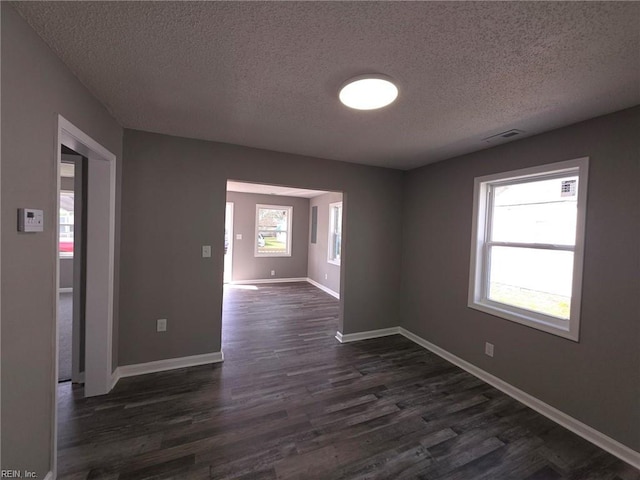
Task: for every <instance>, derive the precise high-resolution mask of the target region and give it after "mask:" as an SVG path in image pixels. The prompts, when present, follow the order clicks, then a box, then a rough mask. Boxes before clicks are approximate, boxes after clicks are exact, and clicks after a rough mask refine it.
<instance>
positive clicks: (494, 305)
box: [468, 157, 589, 342]
mask: <svg viewBox="0 0 640 480" xmlns="http://www.w3.org/2000/svg"><path fill="white" fill-rule="evenodd" d="M588 169H589V158H588V157H583V158H577V159H574V160H567V161H564V162H558V163H552V164H547V165H540V166H537V167H532V168H525V169H522V170H515V171H511V172H504V173H499V174H493V175H487V176H483V177H477V178H476V179H475V182H474V192H473V223H472V235H471V261H470V267H469V272H470V273H469V298H468V306H469V307H470V308H473V309H476V310H479V311H481V312H484V313H488V314H490V315H494V316H497V317H501V318H504V319H507V320H511V321H513V322H516V323H519V324H522V325H526V326H528V327H532V328H535V329H538V330H541V331H543V332H547V333H552V334H554V335H558V336H560V337H564V338H568V339H570V340H573V341H576V342H577V341H578V340H579V336H580V304H581V297H582V268H583V262H584V233H585V219H586V204H587V185H588ZM563 174H564V175H566V174H574V175H578V177H579V179H580V180H579V188H578V199H577V200H578V202H577V218H576V243H575V247H574V248H573V249H572V250H573V252H574V257H573V283H572V294H571V306H570V312H571V313H570V318H569V319H568V320H562V319H557V318H554V317H551V316H548V315H544V314H540V313H536V312H531V311H529V310H524V309H520V308H517V307H513V306H511V305H506V304H502V303H498V302H494V301H491V300H489V299H487V297H486V292H485V291H484V289H485V286H486V275H487V269H486V265H485V255H484V254H483V252H484V250H485V239H486V232H487V227H488V225H487V223H488V203H489V201H488V200H487V198H488V188H489V185H499V184H500V183H513V182H514V181H515V182H517V181H518V180H519V179H522V181H523V182H528V181H530V180H531V178H529V177H531V176H533V175H538V176H540V177H543V176H549V177H553V176H560V175H563ZM493 243H494V244H495V243H496V242H493ZM541 247H543V248H549V249H557V250H561V249H562V247H558V246H553V245H543V246H541Z"/></svg>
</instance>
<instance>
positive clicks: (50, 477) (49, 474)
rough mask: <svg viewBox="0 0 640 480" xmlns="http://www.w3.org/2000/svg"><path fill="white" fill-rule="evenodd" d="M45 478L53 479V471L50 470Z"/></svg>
mask: <svg viewBox="0 0 640 480" xmlns="http://www.w3.org/2000/svg"><path fill="white" fill-rule="evenodd" d="M44 480H53V472H51V471H50V472H48V473H47V474H46V475H45V476H44Z"/></svg>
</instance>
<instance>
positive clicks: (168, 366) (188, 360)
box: [111, 352, 224, 388]
mask: <svg viewBox="0 0 640 480" xmlns="http://www.w3.org/2000/svg"><path fill="white" fill-rule="evenodd" d="M223 361H224V354H223V353H222V352H213V353H204V354H202V355H192V356H190V357H180V358H167V359H165V360H156V361H155V362H148V363H137V364H134V365H123V366H121V367H118V368H116V370H115V372H113V374H112V375H111V383H112V384H111V388H113V387H115V385H116V383H118V380H120V379H121V378H124V377H134V376H136V375H145V374H147V373H156V372H164V371H166V370H175V369H176V368H185V367H195V366H198V365H207V364H209V363H219V362H223Z"/></svg>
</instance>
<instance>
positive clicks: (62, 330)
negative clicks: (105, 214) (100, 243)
mask: <svg viewBox="0 0 640 480" xmlns="http://www.w3.org/2000/svg"><path fill="white" fill-rule="evenodd" d="M60 157H61V162H60V167H59V168H60V179H59V183H60V189H59V202H60V208H59V215H58V261H59V272H58V275H59V279H58V281H59V285H60V288H59V290H58V382H65V381H73V382H74V383H83V382H84V332H85V329H84V327H85V323H84V318H85V298H86V297H85V277H86V265H87V264H86V242H85V241H84V236H85V226H86V212H87V209H86V205H87V201H86V193H87V182H86V181H87V163H88V159H87V158H86V157H83V156H82V155H80V154H79V153H78V152H75V151H73V150H71V149H70V148H69V147H67V146H65V145H62V147H61V150H60Z"/></svg>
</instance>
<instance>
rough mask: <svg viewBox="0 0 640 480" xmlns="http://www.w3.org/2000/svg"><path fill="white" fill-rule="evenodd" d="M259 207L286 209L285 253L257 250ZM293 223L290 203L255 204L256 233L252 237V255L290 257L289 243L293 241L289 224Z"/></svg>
mask: <svg viewBox="0 0 640 480" xmlns="http://www.w3.org/2000/svg"><path fill="white" fill-rule="evenodd" d="M261 208H267V209H269V210H288V213H287V251H286V252H285V253H261V252H258V234H259V233H260V225H259V224H258V223H259V220H260V219H259V212H260V209H261ZM292 225H293V206H291V205H265V204H261V203H259V204H256V233H255V235H254V237H253V248H254V255H255V256H256V257H290V256H291V244H292V243H293V232H292V231H291V226H292Z"/></svg>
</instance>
